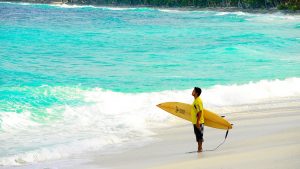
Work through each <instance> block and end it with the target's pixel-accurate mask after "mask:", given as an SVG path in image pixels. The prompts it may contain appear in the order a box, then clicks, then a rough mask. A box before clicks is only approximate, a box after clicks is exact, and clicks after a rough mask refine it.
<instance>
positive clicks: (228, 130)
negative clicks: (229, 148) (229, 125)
mask: <svg viewBox="0 0 300 169" xmlns="http://www.w3.org/2000/svg"><path fill="white" fill-rule="evenodd" d="M228 133H229V130H227V131H226V135H225V139H226V138H227V136H228Z"/></svg>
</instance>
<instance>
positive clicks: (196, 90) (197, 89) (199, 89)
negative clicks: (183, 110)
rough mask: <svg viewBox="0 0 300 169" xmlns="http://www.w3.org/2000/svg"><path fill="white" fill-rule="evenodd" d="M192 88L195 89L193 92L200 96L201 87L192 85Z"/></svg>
mask: <svg viewBox="0 0 300 169" xmlns="http://www.w3.org/2000/svg"><path fill="white" fill-rule="evenodd" d="M194 90H195V92H196V93H197V94H198V96H200V95H201V93H202V90H201V88H200V87H194Z"/></svg>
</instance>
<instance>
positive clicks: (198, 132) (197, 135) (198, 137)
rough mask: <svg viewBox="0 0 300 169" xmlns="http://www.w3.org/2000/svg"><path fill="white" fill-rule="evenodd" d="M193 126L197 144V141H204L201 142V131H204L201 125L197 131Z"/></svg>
mask: <svg viewBox="0 0 300 169" xmlns="http://www.w3.org/2000/svg"><path fill="white" fill-rule="evenodd" d="M193 126H194V132H195V135H196V141H197V142H199V141H202V142H203V141H204V140H203V131H204V125H203V124H200V129H198V128H197V127H196V124H194V125H193Z"/></svg>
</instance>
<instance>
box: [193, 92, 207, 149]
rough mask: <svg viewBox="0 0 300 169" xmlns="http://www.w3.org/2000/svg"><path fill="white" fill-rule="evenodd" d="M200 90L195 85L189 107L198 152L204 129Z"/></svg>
mask: <svg viewBox="0 0 300 169" xmlns="http://www.w3.org/2000/svg"><path fill="white" fill-rule="evenodd" d="M201 92H202V90H201V89H200V88H199V87H195V88H194V90H193V92H192V95H193V96H194V98H195V100H194V102H193V104H192V109H191V121H192V123H193V127H194V132H195V135H196V141H197V142H198V152H202V142H203V141H204V140H203V131H204V111H203V103H202V100H201V98H200V95H201Z"/></svg>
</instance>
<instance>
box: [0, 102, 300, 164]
mask: <svg viewBox="0 0 300 169" xmlns="http://www.w3.org/2000/svg"><path fill="white" fill-rule="evenodd" d="M229 109H230V111H231V113H226V114H225V115H226V117H225V118H226V119H228V120H229V121H230V122H231V123H233V124H234V127H233V129H232V130H230V131H229V135H228V137H227V140H226V141H225V143H224V144H223V145H222V146H220V147H219V148H218V149H217V150H215V151H209V150H212V149H214V148H216V147H217V146H218V145H219V144H220V143H221V142H222V141H223V140H224V136H225V132H226V131H225V130H218V129H213V128H208V127H205V132H204V139H205V142H204V145H203V146H204V150H208V151H205V152H203V153H189V152H192V151H195V149H196V142H195V136H194V133H193V131H192V126H191V124H190V123H189V122H186V121H184V120H181V119H179V118H178V122H177V124H175V125H172V127H171V128H167V127H163V128H159V129H153V132H154V133H156V135H154V136H152V137H151V138H153V141H150V142H149V143H147V144H146V145H142V146H141V145H139V144H138V143H139V142H138V140H136V143H132V144H130V145H128V147H126V148H125V151H121V152H113V153H109V152H107V153H103V152H90V153H86V154H82V155H80V156H74V157H71V158H67V159H61V160H55V161H45V162H40V163H35V164H27V165H24V166H9V167H7V169H29V168H37V167H39V168H41V167H43V168H50V169H52V168H60V169H73V168H74V167H79V168H82V169H99V168H100V169H101V168H106V169H107V168H108V169H139V168H147V169H181V168H187V169H197V168H199V166H201V167H202V168H204V169H205V168H209V169H220V168H231V169H240V168H246V169H247V168H249V169H250V168H258V169H268V168H270V169H271V168H272V169H273V168H275V169H276V168H286V169H293V168H297V166H299V165H300V161H298V160H297V159H298V158H299V157H300V134H299V130H300V123H299V120H300V97H292V98H283V99H277V100H274V101H265V102H258V103H255V104H254V103H253V104H244V105H237V106H232V107H230V108H228V109H224V110H223V111H227V110H229ZM219 112H221V111H219ZM218 114H222V113H218ZM223 114H224V113H223ZM116 146H117V145H116ZM0 168H1V167H0Z"/></svg>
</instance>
